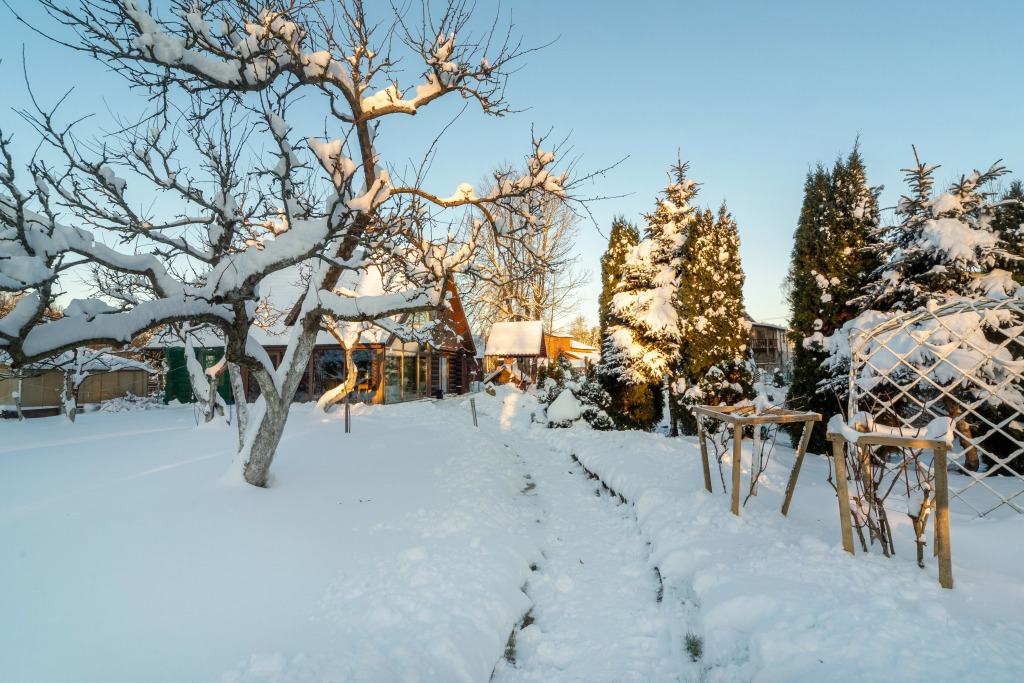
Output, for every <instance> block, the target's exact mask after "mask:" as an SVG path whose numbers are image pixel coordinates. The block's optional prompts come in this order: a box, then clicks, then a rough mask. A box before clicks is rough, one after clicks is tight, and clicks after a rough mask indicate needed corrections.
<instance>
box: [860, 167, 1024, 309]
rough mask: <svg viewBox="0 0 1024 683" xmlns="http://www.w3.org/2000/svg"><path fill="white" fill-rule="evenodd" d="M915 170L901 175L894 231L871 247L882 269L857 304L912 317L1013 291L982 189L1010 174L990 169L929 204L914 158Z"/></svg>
mask: <svg viewBox="0 0 1024 683" xmlns="http://www.w3.org/2000/svg"><path fill="white" fill-rule="evenodd" d="M914 157H915V159H916V160H917V166H915V167H914V168H909V169H903V170H904V171H906V174H907V176H906V177H907V183H908V184H909V185H910V187H911V192H910V194H909V196H908V195H904V196H903V197H902V198H901V199H900V202H899V205H898V206H897V207H896V214H897V215H898V216H900V217H901V221H900V223H899V225H896V226H895V227H893V228H887V229H884V230H883V231H880V232H881V233H882V239H881V240H880V242H879V244H878V246H877V253H878V256H879V259H880V262H881V265H879V266H878V267H877V268H876V269H875V271H874V272H873V273H872V275H871V279H870V282H869V283H868V284H867V286H866V287H865V288H864V294H863V296H861V297H859V298H858V299H857V303H858V304H860V305H861V306H862V307H863V308H864V309H865V310H866V309H872V310H876V311H882V312H890V311H912V310H914V309H917V308H920V307H921V306H924V305H925V304H926V303H928V302H929V301H934V302H935V303H937V304H941V303H944V302H946V301H949V300H951V299H953V298H957V297H967V298H978V297H981V296H990V295H993V294H994V295H997V296H998V295H1010V294H1012V293H1013V292H1014V291H1016V289H1017V286H1016V285H1015V283H1014V282H1013V279H1012V278H1011V277H1010V274H1009V272H1008V271H1007V270H1003V269H1004V268H1013V267H1014V266H1015V264H1016V259H1015V258H1014V256H1013V255H1012V254H1011V253H1010V252H1009V250H1008V249H1007V242H1006V240H1004V239H1003V237H1002V236H1001V235H1000V233H999V232H998V231H997V230H996V226H995V225H994V224H993V223H994V220H993V219H994V218H995V217H996V209H997V208H998V203H996V202H991V201H989V200H990V197H991V194H992V193H990V192H986V191H985V186H986V184H988V183H990V182H992V181H993V180H995V179H996V178H998V177H1000V176H1002V175H1004V174H1006V173H1008V171H1007V169H1006V168H1005V167H1003V166H1000V165H999V162H996V163H995V164H993V165H992V166H991V167H989V169H988V170H987V171H986V172H984V173H981V172H979V171H975V172H974V173H972V174H971V175H970V176H961V177H960V180H959V181H957V182H954V183H953V184H952V186H951V187H950V188H949V191H948V192H945V193H942V194H939V195H937V196H934V197H933V196H932V186H933V185H934V179H933V178H932V175H933V174H934V172H935V169H937V168H939V167H938V166H927V165H926V164H925V163H924V162H922V161H921V159H920V157H919V156H918V155H917V150H916V149H915V150H914Z"/></svg>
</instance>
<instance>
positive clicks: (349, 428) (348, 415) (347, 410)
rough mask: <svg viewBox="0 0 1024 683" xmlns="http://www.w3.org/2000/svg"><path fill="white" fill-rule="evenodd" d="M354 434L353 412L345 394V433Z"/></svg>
mask: <svg viewBox="0 0 1024 683" xmlns="http://www.w3.org/2000/svg"><path fill="white" fill-rule="evenodd" d="M351 432H352V412H351V409H350V408H349V404H348V394H345V433H346V434H349V433H351Z"/></svg>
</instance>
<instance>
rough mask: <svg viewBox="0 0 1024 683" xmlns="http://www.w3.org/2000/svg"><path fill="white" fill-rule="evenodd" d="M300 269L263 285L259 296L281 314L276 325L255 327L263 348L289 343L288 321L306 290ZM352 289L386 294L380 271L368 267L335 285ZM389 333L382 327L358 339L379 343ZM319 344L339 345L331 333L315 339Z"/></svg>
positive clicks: (358, 292) (278, 274) (365, 293)
mask: <svg viewBox="0 0 1024 683" xmlns="http://www.w3.org/2000/svg"><path fill="white" fill-rule="evenodd" d="M305 275H306V276H305V277H304V273H303V272H302V270H301V269H300V267H298V266H293V267H291V268H285V269H284V270H279V271H277V272H275V273H271V274H270V275H268V276H267V277H265V278H263V280H262V281H261V282H260V296H262V297H263V298H264V299H265V300H266V301H267V302H268V303H269V304H270V305H271V306H272V307H273V308H274V309H275V312H277V313H280V314H281V315H279V316H278V317H277V320H276V321H275V322H274V324H273V325H271V326H270V327H268V328H267V329H263V328H254V329H253V330H251V331H250V332H249V334H250V336H252V338H253V339H255V340H256V341H257V342H259V343H260V344H262V345H263V346H276V345H284V344H287V343H288V331H289V328H288V327H287V326H286V325H285V318H286V317H287V315H288V313H289V312H290V311H291V310H292V308H293V307H294V306H295V304H296V303H297V302H298V300H299V297H301V296H302V294H303V292H305V291H306V286H305V281H306V278H307V277H308V274H305ZM344 290H349V291H352V292H355V293H356V295H357V296H378V295H380V294H384V282H383V279H382V277H381V272H380V269H378V268H369V269H367V270H365V271H360V272H358V273H357V272H355V271H351V270H347V271H344V272H343V273H342V275H341V277H340V278H339V280H338V284H337V285H336V286H335V291H344ZM386 338H387V333H385V332H384V331H383V330H381V329H380V328H379V327H373V328H371V329H368V330H363V331H362V333H361V334H360V336H359V343H360V344H377V343H382V342H384V341H385V340H386ZM316 343H317V345H318V346H319V345H334V344H337V343H338V342H337V341H336V340H335V339H334V337H333V336H332V335H331V334H330V333H329V332H320V333H319V334H318V335H317V337H316Z"/></svg>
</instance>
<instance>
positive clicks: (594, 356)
mask: <svg viewBox="0 0 1024 683" xmlns="http://www.w3.org/2000/svg"><path fill="white" fill-rule="evenodd" d="M544 346H545V349H546V351H547V356H548V359H550V360H554V359H556V358H558V356H559V355H562V356H565V358H566V360H568V361H569V363H570V364H571V365H572V366H573V367H574V368H576V369H578V370H581V371H583V372H586V370H587V368H589V367H590V366H591V365H593V364H594V363H598V362H600V360H601V354H600V353H598V351H597V349H595V348H594V347H593V346H590V345H589V344H584V343H583V342H580V341H576V340H575V339H573V338H572V337H570V336H569V335H556V334H547V333H545V334H544Z"/></svg>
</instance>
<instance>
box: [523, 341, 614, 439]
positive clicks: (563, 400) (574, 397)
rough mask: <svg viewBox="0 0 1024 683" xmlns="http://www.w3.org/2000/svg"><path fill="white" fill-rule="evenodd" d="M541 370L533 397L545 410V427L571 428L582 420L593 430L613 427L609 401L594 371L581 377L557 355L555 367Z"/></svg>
mask: <svg viewBox="0 0 1024 683" xmlns="http://www.w3.org/2000/svg"><path fill="white" fill-rule="evenodd" d="M542 370H543V371H544V372H543V379H542V378H541V375H540V373H538V378H537V386H538V389H537V390H536V392H535V395H536V397H537V400H538V401H539V402H540V403H541V404H543V405H544V406H545V408H546V416H547V423H548V427H570V426H572V424H573V423H574V422H576V421H577V420H579V419H581V418H582V419H583V420H585V421H586V423H587V424H589V425H590V426H591V427H593V428H594V429H612V428H613V427H614V423H613V422H612V420H611V418H610V417H608V413H607V412H606V411H607V408H608V406H609V405H610V404H611V397H610V396H609V395H608V392H606V391H605V390H604V388H603V387H602V386H601V383H600V382H598V381H597V375H596V371H595V370H594V369H591V371H590V372H589V373H587V374H586V375H582V374H581V373H580V372H579V370H577V369H576V368H574V367H572V365H570V364H569V361H568V360H567V359H566V358H565V356H563V355H561V354H559V356H558V360H556V361H555V363H554V365H552V366H550V367H548V368H542ZM563 394H566V395H563Z"/></svg>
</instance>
